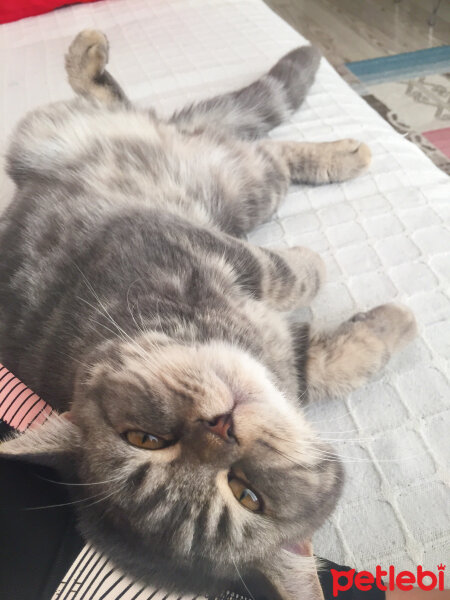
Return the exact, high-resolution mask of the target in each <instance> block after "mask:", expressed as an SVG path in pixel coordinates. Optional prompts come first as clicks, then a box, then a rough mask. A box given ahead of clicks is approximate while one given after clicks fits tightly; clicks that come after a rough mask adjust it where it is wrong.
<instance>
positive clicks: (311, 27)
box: [266, 0, 450, 173]
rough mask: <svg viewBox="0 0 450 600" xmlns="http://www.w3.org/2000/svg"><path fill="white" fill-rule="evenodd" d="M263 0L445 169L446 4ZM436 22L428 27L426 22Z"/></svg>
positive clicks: (427, 0)
mask: <svg viewBox="0 0 450 600" xmlns="http://www.w3.org/2000/svg"><path fill="white" fill-rule="evenodd" d="M437 2H438V0H400V1H399V2H397V1H395V0H340V2H332V0H314V1H312V0H266V3H267V4H268V5H269V6H270V7H271V8H272V9H273V10H275V12H277V13H278V14H279V15H280V16H281V17H282V18H283V19H285V20H286V21H288V22H289V23H290V24H291V25H292V26H293V27H294V28H295V29H297V30H298V31H299V32H300V33H302V34H303V35H304V36H305V37H307V38H308V39H310V40H311V42H312V43H313V44H315V45H316V46H318V47H319V48H320V49H321V50H322V52H323V53H324V54H325V56H326V57H327V58H328V60H329V61H330V62H331V63H332V64H333V66H334V67H335V68H336V69H337V71H338V72H339V73H340V74H341V75H342V76H343V77H344V79H345V80H346V81H347V82H348V83H349V84H350V85H352V87H354V88H355V89H356V90H357V91H358V92H359V93H360V94H361V96H363V97H364V99H365V100H366V101H367V102H368V103H369V104H370V105H371V106H372V107H373V108H374V109H375V110H376V111H377V112H379V113H380V114H381V115H382V116H383V118H385V119H386V120H387V121H388V122H389V123H390V124H391V125H392V126H393V127H394V128H395V129H397V130H398V131H399V132H400V133H402V134H403V135H405V137H407V138H408V139H409V140H411V141H412V142H414V143H415V144H417V145H418V146H419V147H420V148H421V149H422V150H423V151H424V152H425V153H426V154H427V155H428V156H429V157H430V158H431V159H432V160H433V161H434V162H435V164H437V165H438V166H439V167H440V168H441V169H443V170H444V171H446V172H447V173H450V127H449V125H450V46H446V44H448V43H449V42H450V1H449V0H441V2H440V3H439V7H438V10H437V13H436V15H435V17H434V18H433V9H434V8H435V7H436V6H437ZM434 19H435V22H434V25H433V26H430V20H431V21H433V20H434Z"/></svg>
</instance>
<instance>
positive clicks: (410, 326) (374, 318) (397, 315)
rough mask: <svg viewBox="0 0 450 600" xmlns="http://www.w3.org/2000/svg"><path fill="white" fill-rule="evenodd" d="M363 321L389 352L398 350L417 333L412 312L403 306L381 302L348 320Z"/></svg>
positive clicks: (353, 321)
mask: <svg viewBox="0 0 450 600" xmlns="http://www.w3.org/2000/svg"><path fill="white" fill-rule="evenodd" d="M358 321H363V322H364V325H365V326H366V327H367V328H368V329H369V330H370V332H371V333H372V334H374V335H375V336H376V337H377V338H378V339H380V340H382V341H383V342H384V344H385V345H386V346H387V348H388V349H389V351H390V352H395V351H397V350H400V349H401V348H402V347H403V346H406V344H408V343H409V342H410V341H411V340H412V339H413V338H414V337H415V336H416V335H417V323H416V319H415V317H414V314H413V313H412V312H411V311H410V310H409V308H406V307H405V306H399V305H398V304H382V305H381V306H377V307H376V308H372V310H369V311H368V312H364V313H358V314H356V315H354V316H353V317H352V318H351V319H350V322H352V323H355V322H358Z"/></svg>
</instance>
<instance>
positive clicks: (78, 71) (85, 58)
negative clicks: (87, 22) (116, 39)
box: [66, 29, 109, 84]
mask: <svg viewBox="0 0 450 600" xmlns="http://www.w3.org/2000/svg"><path fill="white" fill-rule="evenodd" d="M108 55H109V44H108V39H107V37H106V35H105V34H104V33H102V32H101V31H98V30H96V29H85V30H83V31H81V32H80V33H79V34H78V35H77V36H76V38H75V39H74V40H73V42H72V43H71V44H70V46H69V50H68V52H67V54H66V71H67V74H68V76H69V81H70V82H71V84H73V81H72V80H73V79H80V78H81V79H89V80H90V79H93V78H95V77H98V76H99V75H101V74H102V73H103V71H104V69H105V66H106V64H107V62H108Z"/></svg>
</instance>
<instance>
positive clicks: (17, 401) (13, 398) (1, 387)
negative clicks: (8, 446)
mask: <svg viewBox="0 0 450 600" xmlns="http://www.w3.org/2000/svg"><path fill="white" fill-rule="evenodd" d="M52 412H53V411H52V408H51V406H50V405H49V404H47V402H45V401H44V400H42V398H40V397H39V396H38V395H37V394H35V393H34V392H32V391H31V390H30V389H29V388H28V387H27V386H26V385H25V384H24V383H22V382H21V381H20V379H18V378H17V377H16V376H15V375H13V374H12V373H11V372H10V371H8V369H7V368H6V367H5V366H3V365H2V364H1V363H0V419H1V420H2V421H4V422H5V423H8V425H10V426H11V427H12V428H13V429H16V430H17V431H25V430H26V429H28V428H29V427H37V426H38V425H41V424H42V423H43V422H44V421H45V420H46V419H47V418H48V417H49V416H50V415H51V413H52Z"/></svg>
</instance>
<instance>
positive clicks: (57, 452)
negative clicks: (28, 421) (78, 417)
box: [0, 413, 80, 470]
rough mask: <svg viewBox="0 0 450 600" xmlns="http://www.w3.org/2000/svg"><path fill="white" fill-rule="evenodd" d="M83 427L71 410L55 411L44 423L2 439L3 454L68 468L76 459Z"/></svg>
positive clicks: (1, 450)
mask: <svg viewBox="0 0 450 600" xmlns="http://www.w3.org/2000/svg"><path fill="white" fill-rule="evenodd" d="M79 447H80V430H79V428H78V426H77V425H76V424H75V423H74V422H73V419H72V418H71V415H70V413H64V414H63V415H56V414H52V415H51V416H50V417H49V418H48V419H47V421H46V422H45V423H44V424H43V425H39V426H38V427H36V428H33V429H28V430H27V431H25V432H24V433H19V434H13V435H12V436H11V437H10V438H7V439H6V441H4V442H2V443H0V458H3V457H4V458H11V459H17V460H23V461H26V462H33V463H37V464H40V465H46V466H49V467H54V468H56V469H58V470H65V469H66V468H68V467H70V466H71V465H72V464H73V463H74V459H75V455H76V453H77V449H78V448H79Z"/></svg>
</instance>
